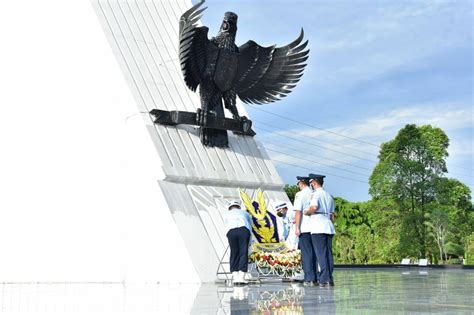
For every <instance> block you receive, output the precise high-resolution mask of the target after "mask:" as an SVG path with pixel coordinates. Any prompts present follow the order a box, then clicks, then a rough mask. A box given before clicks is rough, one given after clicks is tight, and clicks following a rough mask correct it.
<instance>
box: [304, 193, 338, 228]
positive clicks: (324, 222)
mask: <svg viewBox="0 0 474 315" xmlns="http://www.w3.org/2000/svg"><path fill="white" fill-rule="evenodd" d="M310 206H317V207H318V209H317V210H316V212H315V213H314V214H312V215H311V218H312V220H311V233H312V234H332V235H334V234H336V229H335V228H334V224H333V223H332V221H331V214H332V213H333V212H334V199H333V198H332V196H331V195H330V194H329V193H328V192H327V191H325V190H324V189H323V188H317V189H316V190H315V191H314V192H313V194H312V195H311V201H310Z"/></svg>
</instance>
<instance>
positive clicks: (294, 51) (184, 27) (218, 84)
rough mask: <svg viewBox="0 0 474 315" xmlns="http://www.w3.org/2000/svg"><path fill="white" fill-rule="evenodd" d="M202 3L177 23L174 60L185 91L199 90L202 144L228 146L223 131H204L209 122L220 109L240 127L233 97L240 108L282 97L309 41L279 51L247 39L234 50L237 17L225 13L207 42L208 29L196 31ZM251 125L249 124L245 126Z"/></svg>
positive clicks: (299, 40) (300, 65)
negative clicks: (237, 99)
mask: <svg viewBox="0 0 474 315" xmlns="http://www.w3.org/2000/svg"><path fill="white" fill-rule="evenodd" d="M203 3H204V0H203V1H201V2H199V3H197V4H196V5H194V6H193V7H192V8H190V9H189V10H188V11H186V12H185V13H183V15H182V16H181V19H180V21H179V60H180V63H181V70H182V72H183V76H184V81H185V82H186V85H187V86H188V88H189V89H191V90H192V91H196V89H197V87H198V86H199V94H200V97H201V109H200V110H198V113H197V115H196V123H197V124H198V125H200V126H202V127H201V131H200V132H201V142H202V143H203V144H204V145H207V146H215V147H227V146H228V138H227V131H226V130H222V129H214V128H207V127H205V126H206V121H208V120H209V118H210V117H217V118H224V117H225V115H224V108H223V106H222V100H224V105H225V108H227V109H228V110H229V111H230V112H231V113H232V115H233V118H234V120H238V121H239V122H240V123H243V124H244V125H245V123H246V122H250V121H248V120H247V118H246V117H240V116H239V113H238V110H237V106H236V98H237V96H238V97H239V98H240V99H241V100H242V101H243V102H244V103H253V104H267V103H271V102H274V101H277V100H280V99H281V98H283V97H285V96H286V95H287V94H288V93H290V92H291V89H292V88H294V87H295V86H296V83H297V82H298V81H299V80H300V78H301V76H302V75H303V70H304V68H305V66H306V64H305V63H304V62H305V61H306V60H307V59H308V53H309V49H307V50H305V48H306V45H307V44H308V41H305V42H304V43H302V40H303V35H304V33H303V29H301V34H300V36H299V37H298V38H297V39H296V40H295V41H293V42H292V43H290V44H288V45H286V46H283V47H275V46H270V47H262V46H260V45H258V44H257V43H255V42H254V41H252V40H249V41H248V42H247V43H245V44H244V45H242V46H240V47H238V46H236V45H235V35H236V33H237V15H236V14H235V13H233V12H226V13H225V15H224V20H223V21H222V25H221V27H220V30H219V32H218V33H217V35H216V36H215V37H212V38H211V39H208V37H207V33H208V31H209V29H208V28H207V27H206V26H199V25H198V21H199V20H200V18H201V16H202V13H203V11H204V10H205V9H206V8H202V9H199V8H200V7H201V5H202V4H203ZM250 125H251V122H250Z"/></svg>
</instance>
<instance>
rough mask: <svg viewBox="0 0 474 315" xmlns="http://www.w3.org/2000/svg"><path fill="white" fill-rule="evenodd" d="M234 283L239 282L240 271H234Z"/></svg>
mask: <svg viewBox="0 0 474 315" xmlns="http://www.w3.org/2000/svg"><path fill="white" fill-rule="evenodd" d="M232 283H233V284H239V272H238V271H234V272H232Z"/></svg>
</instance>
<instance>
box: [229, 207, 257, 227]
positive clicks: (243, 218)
mask: <svg viewBox="0 0 474 315" xmlns="http://www.w3.org/2000/svg"><path fill="white" fill-rule="evenodd" d="M224 224H225V228H226V233H227V232H229V230H232V229H235V228H239V227H242V226H245V227H246V228H247V229H248V230H249V231H250V233H251V232H252V221H251V219H250V215H249V214H248V212H247V211H245V210H242V209H232V210H228V211H227V212H226V213H225V215H224Z"/></svg>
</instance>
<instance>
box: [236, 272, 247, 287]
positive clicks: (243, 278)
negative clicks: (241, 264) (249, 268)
mask: <svg viewBox="0 0 474 315" xmlns="http://www.w3.org/2000/svg"><path fill="white" fill-rule="evenodd" d="M245 274H246V272H243V271H239V276H238V279H239V283H243V284H247V283H249V282H248V281H247V280H245Z"/></svg>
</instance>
